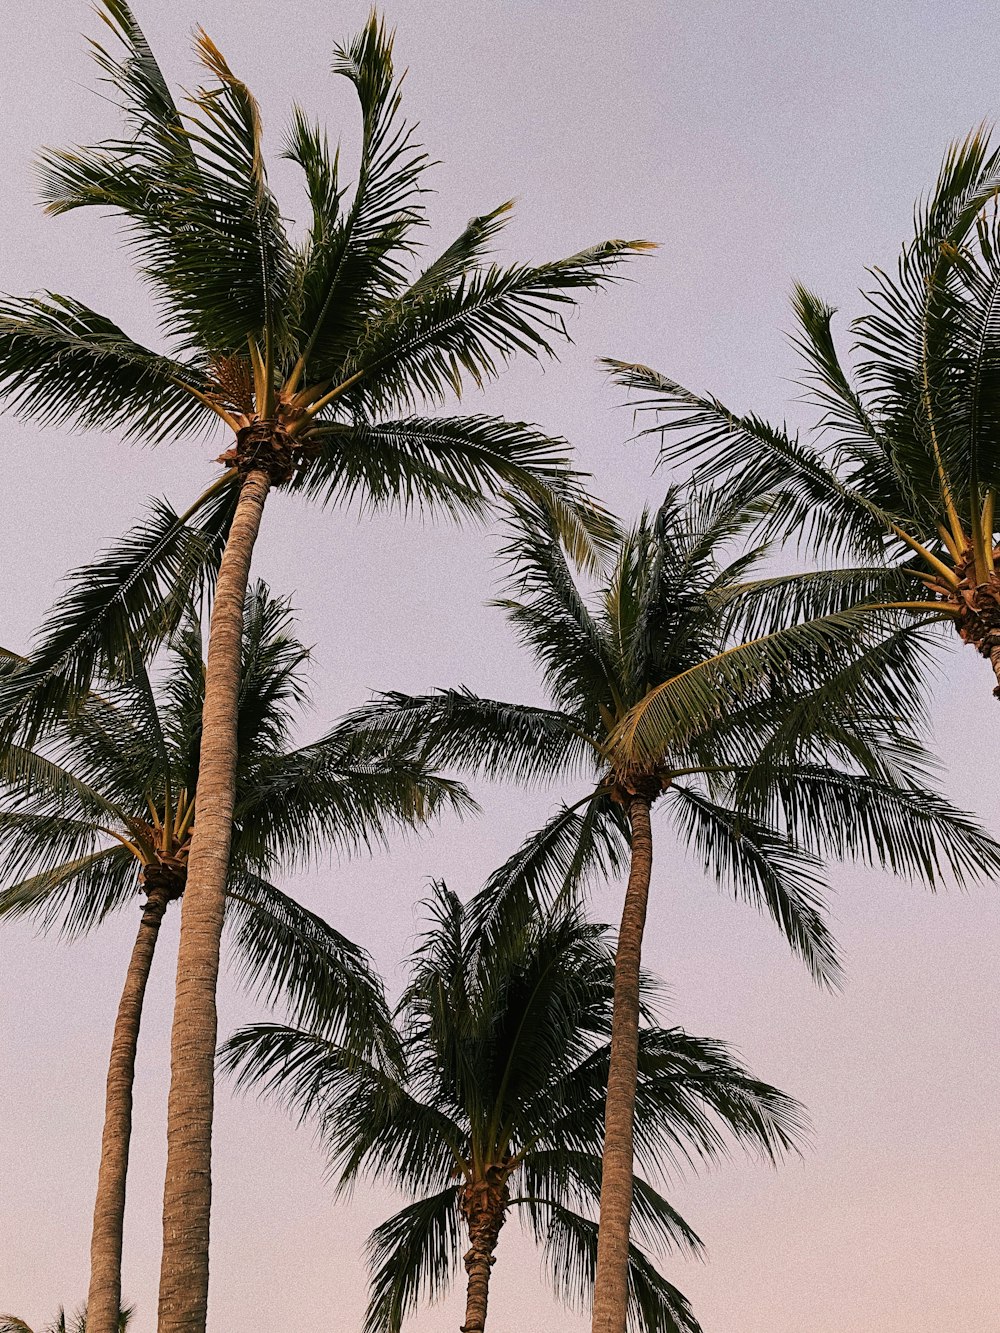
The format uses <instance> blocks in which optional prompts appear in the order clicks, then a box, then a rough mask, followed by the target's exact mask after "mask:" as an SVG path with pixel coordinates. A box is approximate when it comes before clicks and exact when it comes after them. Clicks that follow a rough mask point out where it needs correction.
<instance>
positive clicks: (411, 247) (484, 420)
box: [0, 0, 643, 1333]
mask: <svg viewBox="0 0 1000 1333" xmlns="http://www.w3.org/2000/svg"><path fill="white" fill-rule="evenodd" d="M98 9H99V13H100V15H101V17H102V18H103V20H104V21H105V23H106V24H107V26H108V28H109V29H110V31H111V33H112V35H113V38H114V40H115V42H116V43H117V47H116V50H115V51H112V50H110V49H108V48H106V47H103V46H101V45H100V44H96V45H95V47H94V50H95V54H96V58H97V61H98V64H99V66H100V68H101V71H102V77H103V79H104V80H105V81H106V83H107V84H108V85H109V86H110V88H111V90H112V94H113V96H114V98H115V99H116V100H117V101H118V103H119V105H120V107H121V109H122V112H123V115H124V129H123V132H122V134H121V135H120V137H116V138H112V139H109V140H106V141H104V142H103V143H101V144H99V145H98V146H97V147H92V148H79V149H76V150H72V151H66V152H49V153H48V154H46V156H45V158H44V162H43V167H44V186H43V188H44V195H45V198H46V201H47V204H48V208H49V211H51V212H53V213H63V212H66V211H68V210H70V209H74V208H81V207H98V208H101V209H109V210H110V211H111V212H113V213H116V214H119V215H120V216H121V217H123V218H124V220H125V235H126V238H127V240H128V243H129V244H130V245H131V246H132V247H133V250H134V253H135V254H136V257H137V259H138V262H139V267H140V272H141V274H142V276H143V278H144V279H145V280H146V281H147V282H148V283H149V284H150V285H151V287H152V289H153V294H154V297H155V300H156V302H157V305H158V308H159V310H160V311H161V313H162V315H163V329H164V334H165V335H166V338H167V341H168V344H169V348H170V350H169V351H153V350H150V349H149V348H146V347H144V346H141V345H140V344H138V343H137V342H135V341H134V340H133V339H132V338H130V337H129V336H128V334H127V333H126V332H125V331H124V330H122V329H121V328H119V327H118V326H117V325H116V324H114V323H113V322H112V321H111V320H109V319H107V318H106V317H105V316H103V315H101V314H99V313H98V312H96V311H94V310H92V309H89V308H88V307H86V306H84V305H81V304H80V303H79V302H77V301H75V300H73V299H72V298H69V297H66V296H61V295H51V294H49V295H45V296H41V297H33V298H24V299H13V298H10V299H7V300H6V301H5V302H4V303H3V306H2V309H0V389H4V390H6V392H7V395H8V398H9V400H10V401H11V403H12V405H13V406H14V408H15V409H16V410H17V411H19V412H21V413H22V414H24V415H27V416H33V417H37V418H40V419H42V420H44V421H47V422H49V423H51V424H58V423H63V422H67V421H73V422H75V423H77V424H78V425H81V426H84V427H101V428H106V429H114V430H121V431H123V432H124V434H125V435H126V437H127V438H131V439H144V440H157V439H164V438H167V437H170V436H174V435H177V434H190V433H191V432H192V431H194V430H198V429H200V428H202V427H205V428H207V427H210V426H212V425H213V424H214V425H218V424H219V422H221V423H222V424H223V425H224V426H225V427H226V429H227V430H228V431H229V432H231V444H230V447H229V448H228V449H226V450H225V451H224V452H223V453H222V455H221V458H220V461H221V463H222V465H223V469H224V471H223V474H222V476H221V477H220V478H219V480H218V481H216V482H215V483H214V485H213V486H211V487H209V489H208V490H207V491H206V492H205V493H204V495H203V496H202V498H201V500H200V501H199V502H197V504H196V506H195V507H194V513H197V512H198V506H199V505H201V504H205V505H209V506H212V507H213V511H214V513H215V515H216V520H217V525H221V527H220V526H216V527H214V528H213V534H214V536H215V537H218V536H219V534H220V532H221V533H222V535H223V541H224V553H223V556H222V560H221V565H220V569H219V577H218V587H217V592H216V598H215V603H214V610H213V616H212V624H211V631H210V636H209V647H208V684H207V688H206V693H205V716H204V725H203V760H202V765H201V782H200V791H199V808H198V818H197V823H196V825H195V828H196V832H195V835H194V838H193V842H192V847H191V853H190V865H189V877H188V888H187V892H186V894H185V898H184V906H183V910H182V914H181V945H180V958H179V964H178V984H177V1000H176V1006H175V1016H174V1030H173V1032H174V1035H173V1044H172V1059H171V1069H172V1076H171V1091H170V1100H169V1109H168V1158H167V1176H166V1184H165V1194H164V1253H163V1265H162V1270H161V1311H160V1329H161V1330H162V1333H181V1331H183V1333H195V1331H196V1330H203V1329H204V1326H205V1318H206V1304H207V1290H208V1227H209V1211H210V1189H211V1135H210V1131H211V1123H212V1095H213V1057H214V1049H215V1040H216V1029H217V1015H216V1006H215V990H216V981H217V975H218V956H219V940H220V934H221V930H222V922H223V916H224V899H225V884H226V867H227V863H228V854H229V844H230V833H231V823H232V812H233V803H234V800H235V788H234V764H235V756H236V744H235V736H236V700H237V695H238V690H239V642H240V634H241V617H242V613H243V596H244V592H245V590H246V587H247V581H248V577H249V569H250V561H251V556H252V552H253V547H254V542H255V540H256V537H257V533H258V530H259V527H260V522H261V518H262V515H263V509H264V504H265V500H266V499H267V496H268V493H269V492H270V491H271V490H272V489H275V488H290V489H297V490H299V491H302V492H304V493H305V494H307V495H308V496H310V497H312V498H314V499H317V500H320V501H321V502H334V501H338V500H344V499H348V500H349V499H351V498H357V499H359V500H361V501H362V502H367V503H371V504H383V503H398V504H401V505H402V506H404V507H405V506H408V505H410V504H414V503H419V504H425V505H432V506H438V507H443V508H445V509H446V510H450V511H452V512H453V513H455V514H456V515H459V514H470V513H471V514H474V515H475V514H481V513H482V512H483V511H484V509H485V508H486V507H487V500H488V497H489V496H490V495H492V494H495V493H496V491H497V489H498V488H502V487H509V486H514V487H521V486H523V487H527V488H528V489H531V490H541V491H544V492H546V493H548V494H549V495H550V496H551V498H552V500H553V501H554V502H559V503H560V504H561V505H562V512H563V515H564V517H565V518H566V520H567V522H571V521H573V516H572V514H571V512H570V511H571V509H572V506H573V505H574V504H575V503H576V502H577V501H578V499H579V497H580V491H579V487H578V483H577V479H576V478H575V477H574V476H573V475H572V474H570V473H569V472H568V469H567V466H566V461H565V457H564V450H563V448H562V446H561V444H560V443H559V442H553V441H551V440H548V439H546V438H545V437H543V436H542V435H540V433H539V432H537V431H535V430H533V429H531V428H529V427H526V426H522V425H516V424H509V423H506V422H503V421H500V420H497V419H495V418H492V417H485V416H475V417H457V418H455V417H428V416H418V415H414V414H413V409H414V408H415V407H416V406H418V405H420V404H424V403H429V404H433V405H436V404H439V403H441V402H443V401H444V400H445V398H446V397H447V396H448V394H450V393H452V392H457V391H458V390H459V388H460V386H461V384H462V382H463V380H466V379H471V380H472V381H473V382H474V383H475V384H480V383H482V382H483V381H484V380H486V379H488V378H490V377H492V376H493V375H495V374H497V373H498V372H499V371H500V370H501V369H502V367H503V366H504V364H505V363H506V362H507V361H508V360H509V359H510V358H511V357H512V356H513V355H514V354H515V353H516V352H517V351H523V352H526V353H528V354H529V355H532V356H536V357H538V356H542V355H546V354H550V353H551V352H552V350H553V346H554V344H555V342H556V340H557V339H559V338H560V337H562V336H563V334H564V333H565V327H564V324H563V321H562V318H561V312H564V311H566V310H567V309H568V307H569V306H570V305H571V304H572V303H573V301H574V300H575V297H576V295H577V294H578V293H579V292H581V291H583V290H587V289H594V288H598V287H601V286H603V285H604V284H605V283H606V282H608V281H609V280H610V278H611V276H612V274H613V271H614V270H615V268H616V267H617V266H618V265H619V263H620V262H621V261H622V259H624V258H625V257H626V256H627V255H628V254H629V253H632V252H634V251H636V250H638V249H641V248H643V246H642V245H641V244H639V243H631V242H623V241H610V242H608V243H606V244H602V245H598V246H595V247H594V248H592V249H589V250H585V251H583V252H582V253H580V254H577V255H574V256H572V257H570V258H567V259H561V260H556V261H554V262H551V263H543V264H538V265H526V264H520V265H514V266H511V267H506V268H504V267H499V266H497V265H489V266H487V265H485V264H484V263H483V262H482V260H483V254H484V251H485V250H486V249H487V247H488V245H489V242H490V240H491V239H492V238H493V237H494V236H495V235H496V233H497V231H498V230H499V228H500V227H501V225H502V223H503V222H504V220H505V218H506V215H507V213H508V211H509V205H508V204H502V205H500V207H498V208H496V209H494V210H492V211H491V212H489V213H486V214H484V215H482V216H480V217H477V218H475V219H473V220H472V221H471V222H470V224H469V225H468V227H467V228H466V229H465V231H463V232H462V234H461V235H460V236H459V237H458V238H457V239H456V240H455V241H454V242H453V243H452V244H451V245H450V246H449V247H448V248H447V249H446V250H445V251H444V252H443V253H442V254H441V255H440V257H439V258H438V259H437V260H435V261H434V262H433V263H431V264H430V265H429V266H428V267H427V268H425V269H424V270H423V271H422V272H421V273H419V275H417V276H414V275H413V273H412V272H411V268H412V261H413V258H414V254H415V250H416V239H415V238H416V235H417V232H418V230H419V227H420V226H421V225H423V224H424V223H425V220H426V219H425V216H424V210H423V195H424V193H425V187H424V185H423V180H424V173H425V169H426V168H427V166H428V159H427V156H426V154H425V153H424V152H423V151H422V150H421V148H420V147H419V145H418V144H417V143H416V142H415V139H414V133H413V130H412V128H411V127H409V126H407V124H406V123H405V122H404V121H403V120H402V119H401V116H400V88H399V82H398V80H397V79H396V76H395V73H394V70H393V62H392V37H391V34H389V33H388V32H387V31H386V29H385V27H384V25H383V24H382V23H381V22H380V21H379V19H378V17H377V15H375V14H374V13H373V14H372V16H371V18H370V20H369V22H368V23H367V24H366V25H365V27H364V29H363V30H362V31H361V33H360V34H359V35H358V36H357V37H356V38H355V39H354V40H353V41H351V42H350V43H348V44H347V45H346V46H343V47H338V48H337V50H336V54H335V60H334V70H335V72H336V73H338V74H341V75H344V76H346V77H347V78H348V79H349V80H350V81H351V83H352V84H353V85H354V87H355V89H356V91H357V94H358V99H359V102H360V108H361V113H362V122H363V129H362V146H361V160H360V167H359V172H358V180H357V183H356V187H355V189H354V191H353V194H350V195H349V194H348V191H347V189H346V186H345V184H344V183H343V182H342V181H341V179H340V175H339V159H338V156H337V155H334V154H331V153H330V151H329V148H328V144H327V139H326V136H325V134H324V133H323V132H322V131H321V130H320V129H319V128H318V127H317V126H316V125H314V124H313V123H312V122H311V121H310V120H309V119H308V118H307V117H306V115H305V114H304V113H303V112H302V111H301V110H298V109H297V110H296V111H295V114H294V116H293V120H292V125H291V128H290V130H289V133H288V136H287V139H286V142H285V147H284V154H285V156H286V157H288V158H290V159H291V160H292V161H294V162H295V163H296V164H297V165H298V166H299V167H300V168H301V170H302V172H303V176H304V179H305V185H306V191H307V195H308V202H309V205H310V209H311V214H312V216H311V222H310V225H309V227H308V230H307V233H306V236H305V239H304V240H302V241H301V242H298V243H296V242H295V241H293V240H292V239H291V238H290V236H289V234H288V231H287V229H286V227H285V223H284V220H283V218H282V214H281V209H280V207H279V205H278V202H277V200H276V198H275V196H274V195H273V194H272V192H271V190H270V188H269V185H268V180H267V173H266V168H265V164H264V158H263V152H262V138H261V118H260V113H259V108H258V106H257V103H256V102H255V100H254V98H253V96H252V94H251V93H250V91H249V89H248V87H247V86H246V84H245V83H243V81H242V80H240V79H239V78H237V77H236V75H235V74H234V73H233V72H232V70H231V69H230V68H229V66H228V65H227V63H226V61H225V59H224V58H223V56H222V54H221V52H220V51H219V49H218V48H217V47H216V46H215V44H214V43H213V42H212V40H211V39H210V38H209V37H208V35H207V34H206V33H204V32H203V31H201V30H199V32H198V34H197V38H196V44H195V45H196V53H197V56H198V59H199V61H200V63H201V65H202V67H203V68H204V70H205V71H206V72H207V77H208V83H207V84H206V85H205V86H202V87H201V88H199V89H197V90H196V91H195V92H194V93H193V94H192V95H191V96H190V97H189V98H188V99H187V100H186V102H185V109H184V110H181V109H179V108H178V106H177V105H176V103H175V101H174V99H173V96H172V94H171V92H170V89H169V87H168V85H167V83H166V81H165V79H164V78H163V75H162V73H161V71H160V68H159V66H158V64H157V63H156V60H155V58H154V56H153V54H152V51H151V50H150V48H149V45H148V43H147V41H146V39H145V37H144V36H143V34H142V32H141V30H140V28H139V26H138V24H137V23H136V20H135V18H134V16H133V14H132V12H131V10H130V8H129V6H128V4H127V3H126V0H99V5H98ZM119 52H120V53H119ZM398 412H402V413H403V415H397V416H393V415H392V414H393V413H398ZM191 517H192V511H189V512H188V514H187V515H186V516H185V520H187V519H190V518H191ZM177 538H178V531H177V529H176V528H170V529H168V530H167V531H166V533H163V532H161V533H160V534H159V535H158V536H157V538H156V539H155V540H154V541H153V543H152V545H151V546H148V547H147V549H146V550H145V552H143V553H141V554H140V553H138V552H137V551H133V557H134V561H135V563H136V564H137V565H138V567H139V570H140V572H141V574H142V575H143V579H141V580H140V583H139V590H140V593H143V590H144V589H145V588H146V587H147V586H148V583H149V581H150V579H151V578H152V577H153V574H152V571H153V570H154V567H157V568H159V569H161V570H162V569H164V568H166V567H169V564H170V558H169V557H170V554H171V552H173V550H174V545H175V542H176V540H177ZM132 587H133V584H129V585H127V586H126V587H124V588H116V589H112V590H110V591H109V590H108V589H106V588H105V589H104V593H105V594H106V596H105V600H104V604H105V608H106V610H105V612H104V614H103V615H102V617H101V629H102V633H104V632H105V631H108V632H110V630H111V629H112V628H113V621H114V615H112V614H111V610H113V609H117V611H118V612H119V613H120V612H121V609H122V606H123V600H122V599H123V598H127V596H128V595H129V591H130V589H131V588H132ZM93 651H94V626H93V621H92V620H91V621H89V622H88V623H87V625H86V626H85V629H84V632H83V641H82V642H81V641H80V639H79V638H78V639H77V640H74V643H73V645H71V647H68V648H67V647H65V645H64V649H63V650H62V651H61V652H60V653H58V654H57V655H56V662H57V666H58V669H57V671H56V672H55V673H53V671H52V666H53V663H52V662H41V661H38V660H36V661H35V662H34V663H33V666H32V668H31V669H30V670H29V671H27V672H26V673H24V674H23V676H22V678H21V679H20V681H19V682H18V684H17V685H16V686H15V687H12V689H13V693H11V692H8V694H7V698H6V704H7V708H6V711H7V714H8V717H9V716H10V715H11V711H12V709H15V708H16V713H17V717H18V720H19V721H20V722H22V723H30V722H31V720H32V717H33V716H34V717H35V719H36V720H37V717H38V715H39V709H41V707H42V701H43V700H44V699H45V698H46V697H47V695H48V694H49V693H51V691H52V689H53V688H63V687H66V688H68V684H67V682H70V683H73V684H75V685H78V684H79V680H78V677H79V675H80V674H81V673H83V674H84V675H85V674H86V659H87V654H88V653H93ZM105 651H108V649H107V648H105ZM15 698H16V699H17V700H18V702H17V703H16V705H15V703H14V702H13V700H14V699H15Z"/></svg>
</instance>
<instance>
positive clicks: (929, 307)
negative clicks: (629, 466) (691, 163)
mask: <svg viewBox="0 0 1000 1333" xmlns="http://www.w3.org/2000/svg"><path fill="white" fill-rule="evenodd" d="M998 191H1000V152H998V151H997V150H996V149H994V148H992V147H991V145H990V139H989V134H988V133H987V132H986V131H985V130H984V129H982V128H981V129H979V130H976V131H974V132H973V133H972V134H970V135H969V136H968V137H967V138H966V139H964V140H963V141H961V142H958V143H955V144H953V145H952V146H951V148H950V149H949V150H948V153H947V154H946V156H945V159H944V163H943V165H942V168H941V172H940V174H939V177H938V180H937V184H936V185H935V188H934V190H933V192H932V193H931V195H930V197H929V198H928V199H927V200H926V201H925V202H924V203H923V204H922V205H920V206H918V208H917V210H916V225H915V234H914V237H913V239H912V240H911V241H909V242H908V243H907V244H906V245H905V246H904V247H903V249H902V252H901V255H900V258H899V264H898V267H897V271H896V274H895V275H890V274H887V273H884V272H883V271H882V270H881V269H874V270H872V271H871V273H872V277H873V279H874V285H873V287H872V288H871V289H870V290H869V291H867V292H866V293H864V295H865V300H866V307H867V308H866V310H865V312H864V313H863V314H862V315H861V316H860V317H859V318H858V319H856V320H855V321H854V322H853V325H852V328H853V331H854V335H855V341H854V346H853V349H852V350H853V351H854V352H855V353H857V355H858V358H859V359H858V364H857V368H856V371H852V369H851V367H850V365H849V364H845V362H844V361H843V360H842V359H841V356H840V354H839V353H838V350H837V346H836V342H835V339H834V335H833V330H832V327H831V322H832V319H833V316H834V314H835V313H836V312H835V310H834V309H833V307H831V306H829V305H827V304H826V303H825V302H823V301H822V300H821V299H820V298H819V297H817V296H815V295H814V294H813V293H812V292H810V291H808V290H807V289H806V288H805V287H802V286H796V288H795V292H794V298H793V310H794V315H795V319H796V332H795V334H794V335H793V341H794V344H795V346H796V347H797V349H798V351H799V353H800V354H801V357H802V361H803V375H804V379H803V385H804V387H805V389H806V391H807V400H808V401H811V402H812V403H813V404H814V405H815V406H816V407H817V408H818V409H819V411H820V416H819V419H818V422H817V427H816V431H815V433H814V436H813V438H812V439H806V440H802V439H799V438H798V437H797V436H793V435H790V434H789V433H788V432H787V431H786V430H785V429H784V428H778V427H776V426H773V425H770V424H769V423H768V422H766V421H764V420H763V419H761V418H760V417H757V416H754V415H746V416H738V415H736V414H735V413H734V412H731V411H730V410H729V409H728V408H727V407H726V406H725V405H724V404H722V403H721V402H719V400H718V399H716V398H713V397H701V396H699V395H697V394H694V393H691V392H690V391H688V390H687V389H685V388H683V387H682V386H681V385H679V384H677V383H676V382H675V381H673V380H671V379H669V378H668V377H667V376H665V375H661V374H659V373H658V372H657V371H654V370H651V369H650V368H649V367H647V366H640V365H630V364H628V363H625V362H621V361H608V362H606V364H607V365H608V366H609V368H610V369H611V370H612V372H613V374H614V376H615V378H616V379H617V380H618V381H619V382H620V383H622V384H624V385H626V386H627V387H628V388H630V389H632V390H635V391H636V392H637V394H638V395H639V396H638V399H637V401H636V406H637V407H639V408H640V409H641V410H647V411H652V412H654V413H655V414H656V415H657V417H658V423H657V425H655V426H653V427H652V428H651V431H652V432H657V433H661V434H662V435H663V436H664V445H663V450H662V457H663V458H664V459H674V458H677V457H680V456H683V457H685V458H696V459H697V460H699V462H700V463H701V464H702V467H701V472H700V475H702V476H704V477H706V478H715V477H717V476H719V475H720V474H723V473H731V472H735V473H738V474H739V476H740V478H741V481H742V483H743V484H744V485H747V486H749V487H752V488H754V489H756V490H757V491H758V492H759V493H760V494H762V495H763V494H770V495H771V496H772V499H773V503H772V507H771V511H770V514H769V515H768V522H769V524H770V525H771V526H772V527H773V528H776V529H777V530H779V531H781V532H782V533H783V534H785V535H790V536H805V537H806V538H807V539H808V541H809V542H810V544H811V546H812V547H813V549H815V550H817V551H818V552H820V553H829V554H832V555H834V556H835V557H836V558H837V561H838V564H840V565H842V564H843V563H844V561H845V558H846V559H847V560H855V561H858V562H859V563H856V564H852V565H850V566H848V567H839V568H837V569H831V570H823V571H820V572H818V573H812V574H806V575H804V576H803V575H790V576H786V577H784V578H779V579H770V580H768V581H767V584H766V585H763V586H761V587H760V588H759V589H758V590H757V594H756V595H757V596H758V598H759V600H760V603H761V609H762V611H764V609H765V607H766V608H767V612H768V613H769V614H770V615H771V616H772V617H773V618H778V619H780V618H781V617H782V616H784V615H787V613H788V607H789V606H790V605H795V606H796V607H798V608H799V609H801V608H802V607H803V606H804V605H806V604H808V605H809V606H810V607H811V609H813V610H829V609H831V608H835V607H837V606H846V605H850V604H852V603H859V602H866V601H867V602H873V603H875V604H878V605H885V604H892V605H894V606H896V607H899V608H901V609H903V610H904V611H908V612H910V613H912V615H913V616H915V617H917V624H918V625H923V624H934V625H942V624H943V625H948V624H949V623H950V624H951V626H953V627H954V629H955V630H956V631H957V632H958V635H959V638H960V639H961V640H962V641H963V642H964V643H967V644H971V645H972V646H973V647H974V648H975V649H976V650H977V651H978V652H979V653H980V654H981V655H982V656H983V657H985V658H987V660H988V661H989V662H990V663H991V664H992V667H993V671H994V674H995V675H996V678H997V680H998V682H1000V573H998V571H997V559H998V557H1000V549H998V547H997V530H998V523H997V513H996V510H997V506H996V497H997V492H998V489H1000V430H998V425H1000V321H998V319H997V302H998V299H1000V216H998V211H997V207H996V200H997V198H998ZM644 433H649V432H644ZM668 434H669V435H670V436H674V435H677V436H678V437H679V439H678V440H676V441H674V440H670V441H668V440H667V438H666V437H667V435H668ZM994 693H995V694H997V695H998V696H1000V684H998V686H997V688H996V689H995V690H994Z"/></svg>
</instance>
